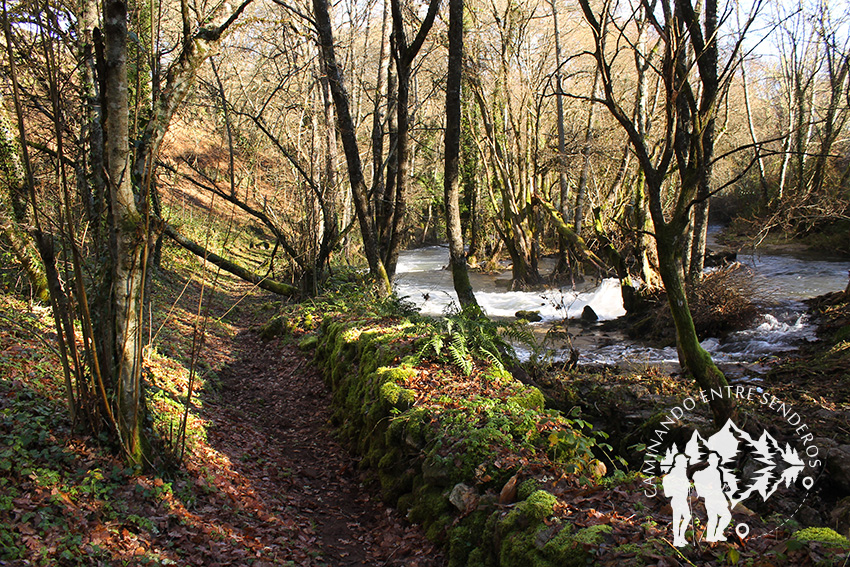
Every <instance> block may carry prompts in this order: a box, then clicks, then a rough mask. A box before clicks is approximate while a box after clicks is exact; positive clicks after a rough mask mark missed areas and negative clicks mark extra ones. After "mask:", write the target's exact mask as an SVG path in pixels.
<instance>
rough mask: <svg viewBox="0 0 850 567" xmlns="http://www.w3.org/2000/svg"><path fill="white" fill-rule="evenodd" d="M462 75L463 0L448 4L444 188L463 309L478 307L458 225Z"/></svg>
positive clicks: (452, 258) (454, 273)
mask: <svg viewBox="0 0 850 567" xmlns="http://www.w3.org/2000/svg"><path fill="white" fill-rule="evenodd" d="M462 76H463V0H450V3H449V66H448V78H447V80H446V153H445V159H446V165H445V177H444V179H443V188H444V191H445V201H446V233H447V235H448V238H449V265H450V266H451V269H452V281H453V282H454V288H455V292H457V297H458V301H459V302H460V306H461V308H462V309H474V310H476V311H477V310H478V302H477V301H476V300H475V294H474V293H473V291H472V285H471V284H470V282H469V272H468V271H467V266H466V253H465V252H464V249H463V231H462V230H461V226H460V195H459V183H458V169H459V162H460V127H461V111H462V107H461V102H460V91H461V79H462Z"/></svg>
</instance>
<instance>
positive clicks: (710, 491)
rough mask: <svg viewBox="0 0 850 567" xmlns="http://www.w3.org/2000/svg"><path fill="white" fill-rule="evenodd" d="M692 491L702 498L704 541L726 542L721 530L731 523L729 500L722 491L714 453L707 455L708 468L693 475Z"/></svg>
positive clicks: (718, 468)
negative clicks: (704, 523) (706, 517)
mask: <svg viewBox="0 0 850 567" xmlns="http://www.w3.org/2000/svg"><path fill="white" fill-rule="evenodd" d="M694 489H695V490H696V492H697V495H698V496H700V497H702V499H703V502H704V503H705V513H706V515H707V516H708V524H707V525H706V529H705V541H708V542H712V541H726V536H725V535H723V530H725V529H726V526H728V525H729V522H731V521H732V514H731V513H730V512H729V499H728V498H727V497H726V493H725V492H724V491H723V471H722V470H721V469H720V466H719V459H718V457H717V454H716V453H710V454H709V455H708V467H706V468H704V469H702V470H701V471H697V472H695V473H694Z"/></svg>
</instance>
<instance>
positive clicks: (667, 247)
mask: <svg viewBox="0 0 850 567" xmlns="http://www.w3.org/2000/svg"><path fill="white" fill-rule="evenodd" d="M655 230H656V243H657V246H658V257H659V268H660V269H659V271H660V273H661V280H662V281H663V282H664V289H665V291H666V292H667V302H668V304H669V305H670V312H671V314H672V315H673V322H674V324H675V326H676V337H677V339H678V340H677V343H676V344H677V346H678V349H679V356H680V358H681V360H682V362H683V367H684V368H686V369H687V370H688V372H690V373H691V375H692V376H693V377H694V379H695V380H696V382H697V384H698V385H699V387H700V388H701V389H703V390H705V391H706V393H709V395H710V391H711V390H714V391H715V392H720V395H719V397H715V396H712V397H711V402H710V403H709V406H710V408H711V412H712V414H713V416H714V422H715V423H716V424H717V425H722V424H723V423H725V422H726V420H728V419H730V418H732V417H733V416H734V413H735V404H734V398H732V397H730V396H729V394H728V392H727V391H726V388H727V387H728V385H729V384H728V382H727V381H726V377H725V376H724V375H723V373H722V372H721V371H720V370H719V369H718V368H717V366H716V365H715V364H714V362H713V361H712V360H711V355H710V354H708V352H706V350H705V349H704V348H702V346H700V344H699V337H698V336H697V332H696V328H695V327H694V320H693V317H692V316H691V311H690V308H689V307H688V298H687V295H686V293H685V283H684V277H683V276H684V274H683V271H682V258H681V256H680V254H681V250H682V246H681V244H680V242H679V239H678V238H677V231H676V230H670V226H669V225H664V224H663V221H662V222H660V223H659V222H656V223H655Z"/></svg>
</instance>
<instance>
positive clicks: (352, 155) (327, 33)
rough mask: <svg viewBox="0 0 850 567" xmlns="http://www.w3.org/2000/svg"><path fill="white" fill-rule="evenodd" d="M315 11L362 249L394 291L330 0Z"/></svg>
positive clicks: (318, 0)
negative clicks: (340, 61)
mask: <svg viewBox="0 0 850 567" xmlns="http://www.w3.org/2000/svg"><path fill="white" fill-rule="evenodd" d="M313 12H314V16H315V18H316V28H317V31H318V33H319V44H320V47H321V51H322V61H323V63H324V68H325V73H326V74H327V76H328V81H329V82H330V87H331V95H332V96H333V100H334V107H335V108H336V119H337V126H338V128H339V132H340V137H341V138H342V149H343V151H344V152H345V158H346V162H347V164H348V179H349V182H350V183H351V193H352V196H353V198H354V207H355V209H356V211H357V219H358V221H359V222H360V232H361V234H362V236H363V251H364V253H365V255H366V261H367V262H368V264H369V272H370V273H371V275H372V277H373V278H375V280H376V282H377V283H378V286H379V289H380V291H381V293H383V294H387V295H388V294H390V293H392V286H391V284H390V278H389V276H388V275H387V271H386V269H385V268H384V263H383V262H382V261H381V257H380V254H379V251H378V241H377V239H376V237H375V226H374V224H373V221H372V217H371V215H370V214H369V200H368V196H367V190H366V182H365V181H364V178H363V168H362V166H361V163H360V150H359V148H358V147H357V134H356V132H355V131H354V122H353V121H352V119H351V111H350V109H349V101H348V92H347V91H346V90H345V85H344V83H343V78H342V73H341V71H340V69H339V67H338V66H337V62H336V52H335V49H334V38H333V30H332V28H331V16H330V13H329V11H328V3H327V0H313Z"/></svg>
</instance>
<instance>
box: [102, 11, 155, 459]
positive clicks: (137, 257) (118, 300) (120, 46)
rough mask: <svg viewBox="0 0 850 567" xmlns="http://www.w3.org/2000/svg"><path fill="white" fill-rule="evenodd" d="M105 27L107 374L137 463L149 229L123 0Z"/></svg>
mask: <svg viewBox="0 0 850 567" xmlns="http://www.w3.org/2000/svg"><path fill="white" fill-rule="evenodd" d="M103 29H104V56H105V63H106V65H105V71H106V76H105V77H104V84H105V86H106V90H105V92H104V99H105V101H106V109H105V111H106V121H105V130H106V147H105V152H104V153H105V157H106V164H107V167H106V172H107V184H108V189H109V207H110V210H111V221H112V223H111V224H112V226H111V233H112V245H111V252H112V274H111V276H112V278H111V279H112V282H111V283H112V288H111V294H112V298H113V309H112V333H113V336H114V337H115V342H114V351H113V352H112V353H111V354H112V360H111V361H110V362H111V368H112V372H111V374H112V376H113V380H114V381H115V387H116V393H117V397H116V401H117V409H118V411H117V412H116V416H117V420H118V427H119V434H120V436H121V441H122V445H123V447H124V449H125V451H126V452H127V455H126V456H127V458H128V460H129V461H130V462H131V463H133V464H136V465H141V464H142V462H143V458H144V443H143V434H142V421H143V413H144V405H143V397H142V383H141V370H142V368H141V366H142V356H141V354H142V337H141V308H142V304H143V293H144V290H143V287H144V281H145V277H144V270H145V265H146V261H147V258H146V256H147V254H146V248H147V243H148V236H149V231H148V226H147V225H146V223H145V219H144V217H143V216H142V214H141V213H140V212H139V210H138V208H137V207H136V198H135V195H134V194H133V186H132V180H131V175H130V141H129V136H128V133H129V115H130V113H129V100H128V98H127V92H128V85H127V6H126V4H125V3H124V2H123V1H122V0H105V1H104V8H103Z"/></svg>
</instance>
